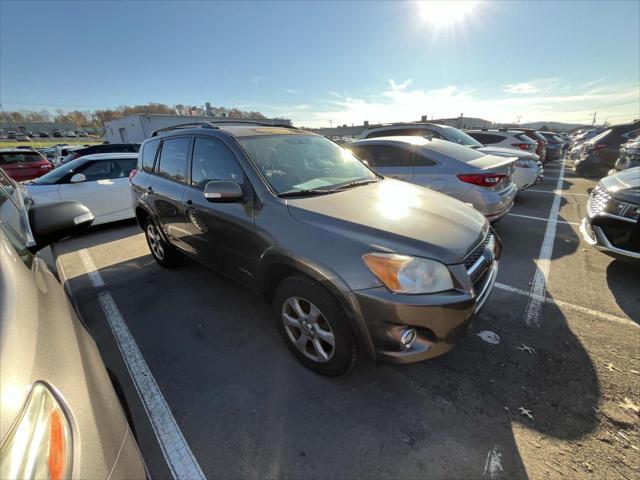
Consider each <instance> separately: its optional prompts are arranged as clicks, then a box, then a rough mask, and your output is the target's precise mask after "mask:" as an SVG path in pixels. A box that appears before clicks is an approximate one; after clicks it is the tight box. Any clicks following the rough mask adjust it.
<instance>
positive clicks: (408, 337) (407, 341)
mask: <svg viewBox="0 0 640 480" xmlns="http://www.w3.org/2000/svg"><path fill="white" fill-rule="evenodd" d="M415 339H416V330H415V328H405V329H404V330H403V331H402V334H401V335H400V342H402V345H404V348H410V347H411V345H412V344H413V341H414V340H415Z"/></svg>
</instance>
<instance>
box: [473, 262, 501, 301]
mask: <svg viewBox="0 0 640 480" xmlns="http://www.w3.org/2000/svg"><path fill="white" fill-rule="evenodd" d="M491 269H492V271H491V274H490V275H489V279H488V280H487V283H486V284H485V285H484V288H483V289H482V291H481V292H480V293H479V294H478V295H477V296H476V299H479V300H477V301H476V307H475V309H474V310H473V313H474V314H475V313H477V312H478V310H480V309H481V308H482V307H483V306H484V304H485V302H486V301H487V299H488V298H489V294H490V293H491V290H492V289H493V285H494V283H496V278H497V277H498V261H497V260H496V261H495V262H494V263H493V265H492V266H491Z"/></svg>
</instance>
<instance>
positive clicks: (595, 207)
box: [587, 184, 611, 217]
mask: <svg viewBox="0 0 640 480" xmlns="http://www.w3.org/2000/svg"><path fill="white" fill-rule="evenodd" d="M610 199H611V195H610V194H609V192H608V191H607V189H606V188H605V187H604V185H601V184H598V185H597V186H596V188H595V189H594V190H593V192H592V193H591V196H590V197H589V203H587V211H588V213H589V216H591V217H593V216H594V215H598V214H599V213H602V212H603V211H604V210H605V209H606V208H607V204H608V203H609V200H610Z"/></svg>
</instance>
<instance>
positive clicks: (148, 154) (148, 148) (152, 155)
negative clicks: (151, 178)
mask: <svg viewBox="0 0 640 480" xmlns="http://www.w3.org/2000/svg"><path fill="white" fill-rule="evenodd" d="M159 145H160V140H151V141H149V142H147V143H145V144H144V147H143V148H142V154H141V155H140V165H141V168H140V170H142V171H144V172H147V173H150V172H151V171H153V163H154V162H155V160H156V152H157V151H158V146H159Z"/></svg>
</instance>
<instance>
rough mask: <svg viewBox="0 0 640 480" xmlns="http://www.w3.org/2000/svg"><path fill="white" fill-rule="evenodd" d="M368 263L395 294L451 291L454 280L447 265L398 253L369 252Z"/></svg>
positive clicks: (366, 259) (365, 261) (364, 258)
mask: <svg viewBox="0 0 640 480" xmlns="http://www.w3.org/2000/svg"><path fill="white" fill-rule="evenodd" d="M362 258H363V260H364V263H366V265H367V267H369V269H370V270H371V271H372V272H373V274H374V275H375V276H376V277H378V279H379V280H380V281H381V282H382V283H383V284H384V285H385V286H386V287H387V288H388V289H389V290H391V291H392V292H395V293H414V294H415V293H437V292H444V291H445V290H451V289H452V288H453V280H452V279H451V274H450V273H449V269H448V268H447V267H446V266H444V264H442V263H440V262H437V261H435V260H427V259H426V258H416V257H410V256H408V255H397V254H394V253H367V254H366V255H363V256H362Z"/></svg>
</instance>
